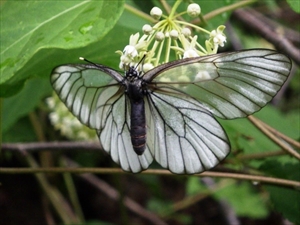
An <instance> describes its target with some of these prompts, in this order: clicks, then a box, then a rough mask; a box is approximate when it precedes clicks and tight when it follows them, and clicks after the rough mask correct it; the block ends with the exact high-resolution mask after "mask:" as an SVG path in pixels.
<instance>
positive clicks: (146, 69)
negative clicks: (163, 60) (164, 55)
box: [143, 63, 154, 72]
mask: <svg viewBox="0 0 300 225" xmlns="http://www.w3.org/2000/svg"><path fill="white" fill-rule="evenodd" d="M153 68H154V66H153V64H152V63H145V64H144V65H143V70H144V72H148V71H149V70H152V69H153Z"/></svg>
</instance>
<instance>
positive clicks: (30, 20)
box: [0, 0, 124, 96]
mask: <svg viewBox="0 0 300 225" xmlns="http://www.w3.org/2000/svg"><path fill="white" fill-rule="evenodd" d="M2 4H3V5H2V7H1V11H0V14H1V21H6V22H5V23H2V26H1V52H0V58H1V79H0V89H2V90H1V94H2V96H8V95H9V94H10V93H8V91H9V86H8V85H10V87H12V86H14V85H15V84H17V83H20V81H24V80H25V79H27V78H28V77H31V76H33V75H36V74H37V73H35V72H34V71H28V70H27V68H26V67H25V65H26V64H27V63H28V62H29V61H30V59H31V58H32V57H34V55H35V54H36V53H37V52H39V51H41V50H42V49H49V48H60V49H73V48H79V47H83V46H87V45H88V44H91V43H94V42H96V41H98V40H100V39H101V38H102V37H103V36H105V35H106V34H107V32H108V31H109V30H111V29H112V27H113V26H114V25H115V23H116V21H117V20H118V19H119V17H120V15H121V13H122V11H123V4H124V1H122V0H120V1H111V2H107V1H23V2H20V1H6V2H5V3H2ZM49 9H51V10H49ZM12 37H13V38H12ZM47 56H49V54H46V57H45V56H44V57H42V59H44V60H48V61H49V59H50V61H51V60H52V59H51V58H47ZM38 62H41V61H40V60H39V61H38ZM37 65H39V66H41V67H42V66H43V64H35V66H37ZM21 70H22V71H21Z"/></svg>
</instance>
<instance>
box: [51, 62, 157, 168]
mask: <svg viewBox="0 0 300 225" xmlns="http://www.w3.org/2000/svg"><path fill="white" fill-rule="evenodd" d="M103 68H104V69H103V70H104V71H101V70H99V68H98V67H96V68H95V67H93V66H91V65H88V64H87V65H85V64H83V65H64V66H60V67H57V68H55V69H54V70H53V73H52V75H51V83H52V86H53V88H54V90H55V91H56V93H57V94H58V95H59V96H60V98H61V100H62V101H63V102H64V103H65V104H66V106H67V107H68V108H69V110H70V111H71V112H72V113H73V114H74V115H75V116H76V117H77V118H78V119H79V120H80V121H81V122H82V123H83V124H85V125H87V126H89V127H90V128H93V129H96V130H97V133H98V136H99V139H100V142H101V144H102V146H103V148H104V150H105V151H106V152H108V153H109V154H110V155H111V157H112V159H113V160H114V161H115V162H116V163H118V164H120V165H121V167H122V169H123V170H125V171H129V172H134V173H136V172H140V171H141V170H144V169H147V168H148V167H149V165H150V164H151V162H152V160H153V157H152V155H151V154H150V152H149V149H148V148H146V150H145V153H144V154H143V155H142V156H138V155H136V153H135V152H134V150H133V148H132V145H131V143H130V132H129V130H130V127H129V124H130V115H129V111H130V108H128V107H130V105H129V104H128V103H126V102H128V99H127V101H126V98H127V97H126V96H125V95H124V87H123V86H122V85H120V81H122V80H123V77H122V76H121V75H120V74H117V72H115V71H113V70H111V69H109V68H106V67H103ZM111 73H113V75H111ZM118 76H119V77H118ZM116 77H117V78H116Z"/></svg>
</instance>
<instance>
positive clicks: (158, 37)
mask: <svg viewBox="0 0 300 225" xmlns="http://www.w3.org/2000/svg"><path fill="white" fill-rule="evenodd" d="M164 38H165V35H164V33H163V32H161V31H158V32H157V33H156V35H155V40H157V41H162V40H164Z"/></svg>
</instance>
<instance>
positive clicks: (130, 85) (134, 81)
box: [124, 67, 145, 102]
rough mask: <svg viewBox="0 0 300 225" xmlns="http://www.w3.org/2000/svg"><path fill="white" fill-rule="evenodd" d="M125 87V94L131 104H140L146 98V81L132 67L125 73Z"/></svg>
mask: <svg viewBox="0 0 300 225" xmlns="http://www.w3.org/2000/svg"><path fill="white" fill-rule="evenodd" d="M124 85H125V86H126V91H125V93H126V94H127V95H128V97H129V99H130V101H131V102H140V101H141V100H142V99H143V98H144V93H145V91H144V87H143V86H144V81H143V78H142V77H141V76H140V74H139V73H138V71H137V70H136V69H135V68H134V67H130V68H129V70H128V71H126V73H125V79H124Z"/></svg>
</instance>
